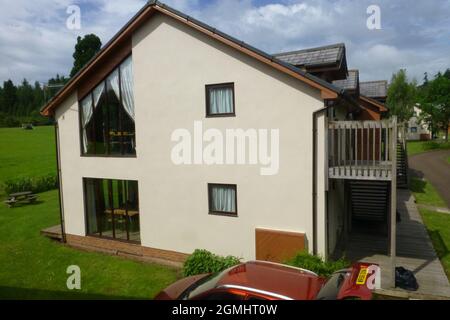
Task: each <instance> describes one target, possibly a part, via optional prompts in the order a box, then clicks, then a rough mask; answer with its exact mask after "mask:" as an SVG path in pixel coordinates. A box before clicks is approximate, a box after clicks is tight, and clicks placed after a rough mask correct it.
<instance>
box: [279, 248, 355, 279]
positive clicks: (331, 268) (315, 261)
mask: <svg viewBox="0 0 450 320" xmlns="http://www.w3.org/2000/svg"><path fill="white" fill-rule="evenodd" d="M285 264H287V265H290V266H294V267H298V268H303V269H307V270H310V271H313V272H315V273H317V274H318V275H319V276H323V277H329V276H330V275H331V274H332V273H333V272H335V271H337V270H341V269H345V268H347V267H348V266H349V265H350V263H349V262H348V261H347V260H345V258H341V259H339V260H336V261H323V260H322V258H321V257H319V256H315V255H312V254H309V253H308V252H306V251H302V252H299V253H297V254H296V255H295V256H294V257H293V258H292V259H290V260H288V261H286V262H285Z"/></svg>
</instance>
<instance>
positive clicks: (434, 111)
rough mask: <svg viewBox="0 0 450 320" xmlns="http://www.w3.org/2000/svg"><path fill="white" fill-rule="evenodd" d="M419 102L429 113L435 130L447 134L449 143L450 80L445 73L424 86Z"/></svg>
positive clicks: (446, 138)
mask: <svg viewBox="0 0 450 320" xmlns="http://www.w3.org/2000/svg"><path fill="white" fill-rule="evenodd" d="M418 96H419V101H420V105H421V108H422V110H423V111H425V112H426V113H428V115H429V121H430V122H431V123H432V126H433V128H435V129H438V130H443V131H444V132H445V140H446V141H448V129H449V123H450V78H448V77H446V76H445V73H444V74H442V73H440V72H439V73H438V74H437V75H436V77H435V78H434V79H433V80H432V81H429V82H428V84H427V85H426V86H423V87H422V88H421V90H420V92H419V95H418Z"/></svg>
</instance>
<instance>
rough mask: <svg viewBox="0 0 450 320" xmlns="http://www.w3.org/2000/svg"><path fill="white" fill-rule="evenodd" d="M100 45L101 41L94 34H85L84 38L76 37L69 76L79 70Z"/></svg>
mask: <svg viewBox="0 0 450 320" xmlns="http://www.w3.org/2000/svg"><path fill="white" fill-rule="evenodd" d="M101 47H102V42H101V41H100V38H99V37H97V36H96V35H95V34H88V35H85V36H84V38H81V37H78V38H77V44H76V45H75V52H74V53H73V58H74V62H73V67H72V70H71V71H70V77H73V76H74V75H75V74H76V73H77V72H78V71H80V70H81V68H83V67H84V65H85V64H86V63H88V62H89V60H91V59H92V57H93V56H95V55H96V54H97V52H99V51H100V48H101Z"/></svg>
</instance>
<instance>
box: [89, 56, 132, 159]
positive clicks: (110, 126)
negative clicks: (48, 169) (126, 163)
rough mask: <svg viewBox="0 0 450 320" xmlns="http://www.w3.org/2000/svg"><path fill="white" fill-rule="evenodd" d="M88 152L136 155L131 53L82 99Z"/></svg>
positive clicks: (91, 153)
mask: <svg viewBox="0 0 450 320" xmlns="http://www.w3.org/2000/svg"><path fill="white" fill-rule="evenodd" d="M80 111H81V112H80V127H81V128H80V129H81V146H82V154H84V155H111V156H122V155H135V154H136V149H135V146H136V139H135V125H134V119H135V117H134V97H133V69H132V58H131V56H130V57H128V58H127V59H125V61H123V62H122V63H121V64H120V66H118V67H117V68H116V69H115V70H114V71H113V72H111V74H110V75H109V76H108V77H107V78H106V79H105V80H104V81H102V82H101V83H100V84H99V85H98V86H97V87H96V88H95V89H94V90H92V92H90V93H89V94H88V95H87V96H86V97H85V98H84V99H83V100H82V101H81V102H80Z"/></svg>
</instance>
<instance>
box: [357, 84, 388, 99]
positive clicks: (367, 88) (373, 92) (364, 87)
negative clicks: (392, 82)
mask: <svg viewBox="0 0 450 320" xmlns="http://www.w3.org/2000/svg"><path fill="white" fill-rule="evenodd" d="M359 87H360V88H359V90H360V92H361V94H362V95H365V96H367V97H370V98H382V97H386V96H387V87H388V83H387V81H386V80H377V81H366V82H360V83H359Z"/></svg>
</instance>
